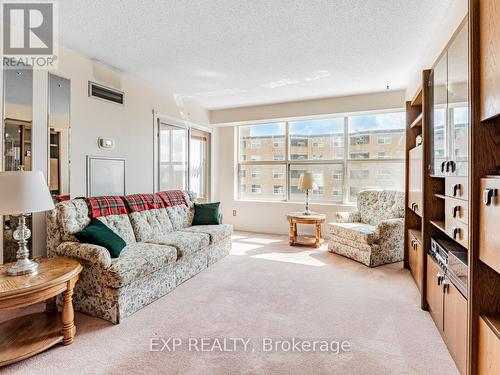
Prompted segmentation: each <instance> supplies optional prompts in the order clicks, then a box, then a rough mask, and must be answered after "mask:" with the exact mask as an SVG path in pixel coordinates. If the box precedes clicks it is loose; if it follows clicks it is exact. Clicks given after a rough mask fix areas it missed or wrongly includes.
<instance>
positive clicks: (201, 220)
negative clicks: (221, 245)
mask: <svg viewBox="0 0 500 375" xmlns="http://www.w3.org/2000/svg"><path fill="white" fill-rule="evenodd" d="M219 206H220V202H216V203H203V204H198V203H195V204H194V219H193V225H214V224H220V222H221V217H220V211H219Z"/></svg>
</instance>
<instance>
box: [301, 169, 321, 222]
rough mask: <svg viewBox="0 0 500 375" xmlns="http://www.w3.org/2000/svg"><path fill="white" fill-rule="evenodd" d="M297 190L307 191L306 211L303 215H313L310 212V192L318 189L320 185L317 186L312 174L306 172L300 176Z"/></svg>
mask: <svg viewBox="0 0 500 375" xmlns="http://www.w3.org/2000/svg"><path fill="white" fill-rule="evenodd" d="M297 188H298V189H299V190H305V191H306V210H305V211H304V212H303V214H304V215H311V214H312V211H310V210H309V190H316V189H317V188H318V185H316V183H315V182H314V179H313V175H312V173H310V172H305V173H303V174H302V175H300V178H299V183H298V186H297Z"/></svg>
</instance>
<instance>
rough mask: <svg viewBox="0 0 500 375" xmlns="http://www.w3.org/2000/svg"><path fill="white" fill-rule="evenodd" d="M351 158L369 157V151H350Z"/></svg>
mask: <svg viewBox="0 0 500 375" xmlns="http://www.w3.org/2000/svg"><path fill="white" fill-rule="evenodd" d="M349 157H350V158H351V159H368V158H369V157H370V153H369V152H351V153H350V154H349Z"/></svg>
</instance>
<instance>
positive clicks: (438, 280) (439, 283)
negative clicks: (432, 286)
mask: <svg viewBox="0 0 500 375" xmlns="http://www.w3.org/2000/svg"><path fill="white" fill-rule="evenodd" d="M436 279H437V284H438V285H441V283H442V282H443V280H444V275H443V274H442V273H441V272H438V273H437V274H436Z"/></svg>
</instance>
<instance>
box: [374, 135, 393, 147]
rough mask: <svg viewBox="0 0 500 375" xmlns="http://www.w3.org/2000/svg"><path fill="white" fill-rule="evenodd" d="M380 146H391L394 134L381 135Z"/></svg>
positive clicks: (378, 138)
mask: <svg viewBox="0 0 500 375" xmlns="http://www.w3.org/2000/svg"><path fill="white" fill-rule="evenodd" d="M377 143H378V144H379V145H390V144H391V143H392V134H380V135H378V137H377Z"/></svg>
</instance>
